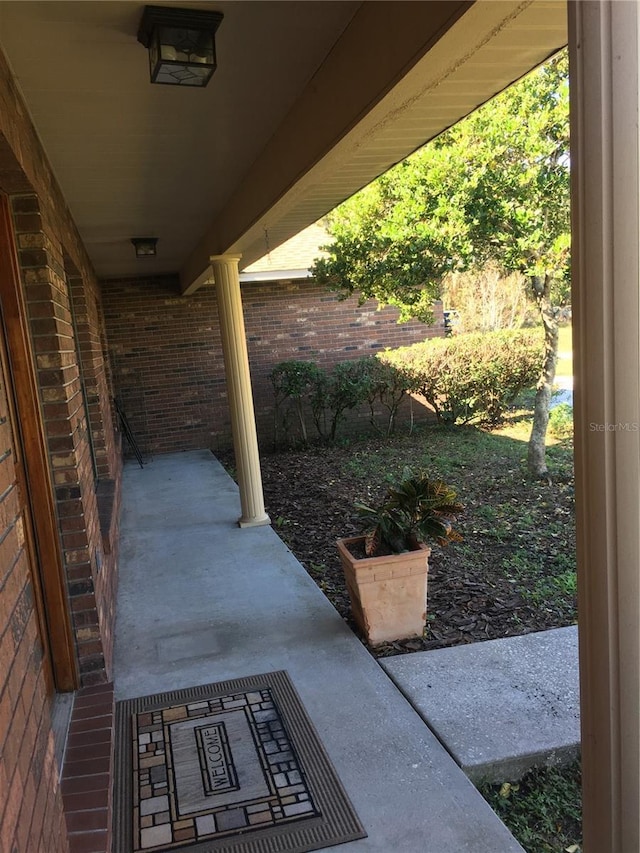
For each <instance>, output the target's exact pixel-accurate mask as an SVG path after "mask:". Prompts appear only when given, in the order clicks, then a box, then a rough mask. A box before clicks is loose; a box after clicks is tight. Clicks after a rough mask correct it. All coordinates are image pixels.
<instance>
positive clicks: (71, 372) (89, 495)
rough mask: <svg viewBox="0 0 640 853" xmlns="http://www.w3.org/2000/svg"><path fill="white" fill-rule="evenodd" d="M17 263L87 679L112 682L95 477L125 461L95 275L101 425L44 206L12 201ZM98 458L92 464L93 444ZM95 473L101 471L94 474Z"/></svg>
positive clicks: (94, 350)
mask: <svg viewBox="0 0 640 853" xmlns="http://www.w3.org/2000/svg"><path fill="white" fill-rule="evenodd" d="M12 206H13V210H14V221H15V231H16V239H17V245H18V258H19V263H20V267H21V271H22V276H23V282H24V285H25V297H26V305H27V312H28V317H29V325H30V331H31V339H32V346H33V351H34V355H35V360H36V369H37V381H38V386H39V388H40V393H41V403H42V414H43V420H44V428H45V434H46V437H47V443H48V448H49V456H50V463H51V469H52V472H53V484H54V491H55V498H56V507H57V511H58V519H59V527H60V532H61V536H62V548H63V558H64V562H65V568H66V575H67V587H68V591H69V597H70V605H71V614H72V624H73V628H74V634H75V640H76V649H77V655H78V662H79V669H80V677H81V683H82V685H83V686H88V685H91V684H97V683H102V682H104V681H106V680H109V678H110V673H111V663H112V652H113V624H114V607H115V583H116V562H115V560H116V551H115V550H114V549H111V548H110V547H107V548H105V544H104V543H103V538H102V531H101V525H100V517H99V513H98V503H97V499H96V473H100V472H101V473H102V474H103V475H109V474H113V475H114V476H115V477H118V476H119V465H120V463H119V456H118V453H117V449H116V442H115V436H114V431H113V426H112V422H111V417H110V410H109V399H108V392H107V387H106V379H105V372H104V364H103V358H102V355H101V351H100V343H99V341H100V329H99V328H96V326H97V323H98V315H97V305H96V294H97V293H98V290H97V286H96V284H95V280H93V282H92V278H93V277H92V274H91V272H90V271H89V270H86V271H85V273H84V276H82V277H80V276H77V275H76V276H75V277H74V278H72V279H71V280H72V281H73V282H74V290H75V293H76V296H75V298H76V302H77V303H78V305H77V311H78V315H79V316H78V322H79V325H80V328H81V330H82V333H83V334H84V352H85V358H84V360H83V362H82V367H83V371H82V375H83V376H84V377H85V382H86V386H87V389H88V394H90V397H89V402H90V404H92V405H93V416H94V421H93V423H92V424H90V423H89V420H88V418H87V407H86V406H85V399H84V396H83V389H82V382H81V370H80V358H79V348H78V341H77V340H76V334H75V330H74V327H73V318H72V311H71V308H72V305H71V299H70V287H69V280H68V277H67V273H66V271H65V266H64V264H65V259H64V256H63V249H62V245H61V243H60V241H59V235H58V233H57V229H56V227H55V222H53V223H52V222H51V221H50V220H49V218H48V217H47V214H46V211H44V210H43V209H42V206H41V204H40V200H39V198H38V197H37V196H35V195H33V194H29V195H15V196H13V197H12ZM90 429H91V431H92V434H93V440H94V445H95V447H96V449H97V450H98V451H99V452H100V453H99V455H98V456H97V459H98V464H97V466H94V461H93V458H92V442H91V441H90ZM96 468H97V471H96Z"/></svg>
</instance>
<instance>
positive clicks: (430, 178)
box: [312, 51, 570, 477]
mask: <svg viewBox="0 0 640 853" xmlns="http://www.w3.org/2000/svg"><path fill="white" fill-rule="evenodd" d="M328 227H329V231H330V233H331V235H332V236H333V237H334V241H335V242H334V243H333V244H332V245H331V246H328V247H326V248H327V250H328V252H329V256H328V257H327V258H324V259H321V260H318V261H316V263H315V265H314V268H313V270H312V272H313V274H314V275H315V277H316V279H317V280H318V281H319V282H320V283H323V284H325V285H327V286H328V287H329V288H330V289H332V290H336V291H338V292H340V293H341V294H343V295H344V296H345V297H347V296H350V295H352V294H358V296H359V297H360V300H361V301H364V300H366V299H368V298H371V297H374V298H375V299H377V300H378V302H379V303H380V304H381V305H395V306H397V307H398V308H399V309H400V320H407V319H409V318H411V317H415V318H418V319H421V320H424V321H426V322H429V321H430V320H431V319H432V312H431V306H432V303H433V301H434V299H436V298H438V296H439V295H440V290H441V286H442V281H443V278H444V276H445V274H446V273H448V272H455V271H460V272H462V271H464V270H481V269H483V268H485V267H486V266H487V265H488V264H489V263H494V264H496V263H497V264H498V265H499V266H500V267H501V268H502V269H503V270H504V271H505V272H519V273H522V274H523V275H524V276H525V277H526V281H527V282H528V284H529V286H530V295H531V296H532V297H533V299H534V300H535V302H536V305H537V307H538V309H539V312H540V317H541V320H542V324H543V326H544V331H545V353H544V361H543V364H542V369H541V373H540V379H539V381H538V385H537V392H536V403H535V408H534V418H533V427H532V432H531V440H530V442H529V459H528V465H529V471H530V473H531V474H533V475H534V476H537V477H548V474H547V468H546V462H545V435H546V430H547V424H548V420H549V404H550V400H551V393H552V385H553V381H554V378H555V366H556V359H557V349H558V322H557V317H558V307H559V305H561V304H562V303H563V302H564V300H565V298H566V296H567V294H568V289H569V273H570V204H569V76H568V58H567V54H566V51H563V52H561V53H560V54H558V55H557V56H555V57H554V58H553V59H551V60H549V61H548V62H547V63H545V64H544V65H542V66H541V67H540V68H538V69H536V70H535V71H533V72H532V73H531V74H529V75H528V76H527V77H525V78H524V79H523V80H521V81H520V82H518V83H516V84H515V85H513V86H511V87H510V88H509V89H507V90H505V91H504V92H502V93H501V94H500V95H498V96H497V97H495V98H493V99H492V100H491V101H489V102H488V103H486V104H484V105H483V106H482V107H480V108H479V109H478V110H476V111H475V112H473V113H472V114H471V115H470V116H468V117H467V118H466V119H464V120H463V121H460V122H459V123H458V124H456V125H455V126H454V127H452V128H450V129H449V130H447V131H446V132H444V133H442V134H441V135H440V136H439V137H437V138H436V139H435V140H433V141H431V142H430V143H429V144H427V145H425V146H424V147H423V148H421V149H420V150H419V151H417V152H415V153H414V154H413V155H411V156H410V157H408V158H407V159H406V160H404V161H403V162H402V163H400V164H398V165H397V166H395V167H393V168H392V169H390V170H389V171H388V172H386V173H385V174H384V175H382V176H381V177H380V178H378V179H377V180H376V181H375V182H374V183H372V184H370V185H369V186H368V187H366V188H365V189H364V190H362V191H361V192H359V193H357V194H356V195H355V196H353V197H352V198H351V199H349V200H347V201H346V202H345V203H344V204H342V205H341V206H340V207H339V208H337V209H336V210H335V211H334V212H333V213H332V214H330V216H329V218H328Z"/></svg>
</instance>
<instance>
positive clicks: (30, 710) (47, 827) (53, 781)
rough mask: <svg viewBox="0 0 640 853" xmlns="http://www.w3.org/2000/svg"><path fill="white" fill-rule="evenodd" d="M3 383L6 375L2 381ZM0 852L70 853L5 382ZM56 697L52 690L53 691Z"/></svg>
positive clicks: (0, 458) (0, 390)
mask: <svg viewBox="0 0 640 853" xmlns="http://www.w3.org/2000/svg"><path fill="white" fill-rule="evenodd" d="M0 375H1V374H0ZM0 495H1V497H0V850H1V851H2V853H5V851H6V853H13V851H16V853H39V851H45V850H51V851H53V850H55V851H60V853H64V852H65V851H66V850H67V835H66V829H65V825H64V817H63V814H62V800H61V796H60V789H59V786H58V769H57V766H56V761H55V757H54V744H53V736H52V734H51V728H50V716H49V713H50V709H49V701H50V698H49V696H48V684H50V680H49V679H50V675H48V669H47V667H48V664H47V663H46V661H44V660H43V647H42V642H41V639H40V633H39V625H38V618H37V614H36V609H35V606H34V586H33V583H34V582H33V575H32V572H33V570H34V566H32V564H31V561H30V555H29V552H28V550H27V548H26V545H25V527H24V519H23V516H22V513H21V510H20V503H19V496H18V488H17V483H16V474H15V468H14V445H13V435H12V431H11V426H10V420H9V412H8V407H7V397H6V392H5V382H4V379H3V380H2V385H1V387H0ZM49 689H50V688H49Z"/></svg>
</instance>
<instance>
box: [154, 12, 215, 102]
mask: <svg viewBox="0 0 640 853" xmlns="http://www.w3.org/2000/svg"><path fill="white" fill-rule="evenodd" d="M222 18H223V15H222V13H221V12H203V11H200V10H197V9H170V8H168V7H166V6H145V7H144V13H143V15H142V20H141V22H140V28H139V30H138V41H139V42H140V43H141V44H143V45H144V46H145V47H146V48H147V49H148V50H149V69H150V72H151V82H152V83H167V84H169V85H171V86H200V87H204V86H206V85H207V83H208V82H209V80H210V79H211V76H212V74H213V72H214V71H215V70H216V46H215V40H214V36H215V32H216V30H217V29H218V27H219V25H220V21H222Z"/></svg>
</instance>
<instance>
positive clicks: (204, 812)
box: [114, 672, 366, 853]
mask: <svg viewBox="0 0 640 853" xmlns="http://www.w3.org/2000/svg"><path fill="white" fill-rule="evenodd" d="M115 774H116V776H115V792H114V798H115V802H114V853H160V851H172V850H177V851H179V850H186V851H189V853H191V851H193V853H196V851H199V852H200V851H201V853H204V851H207V853H209V851H211V853H213V851H216V853H284V851H286V853H305V851H308V850H317V849H318V848H319V847H329V846H332V845H334V844H342V843H344V842H346V841H353V840H355V839H358V838H364V837H366V832H365V831H364V830H363V828H362V825H361V824H360V821H359V820H358V817H357V815H356V813H355V812H354V810H353V807H352V806H351V803H350V802H349V800H348V798H347V795H346V793H345V791H344V789H343V787H342V785H341V783H340V781H339V779H338V777H337V776H336V773H335V770H334V769H333V767H332V765H331V763H330V761H329V758H328V756H327V754H326V752H325V750H324V748H323V746H322V744H321V743H320V740H319V738H318V735H317V733H316V731H315V729H314V727H313V724H312V723H311V721H310V720H309V718H308V717H307V714H306V712H305V710H304V707H303V705H302V703H301V701H300V698H299V697H298V695H297V693H296V691H295V689H294V688H293V685H292V684H291V681H290V679H289V677H288V675H287V673H286V672H270V673H267V674H265V675H254V676H250V677H248V678H240V679H237V680H234V681H223V682H220V683H218V684H208V685H205V686H202V687H193V688H191V689H189V690H177V691H174V692H171V693H161V694H157V695H155V696H144V697H142V698H140V699H128V700H126V701H124V702H118V703H117V704H116V747H115Z"/></svg>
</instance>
